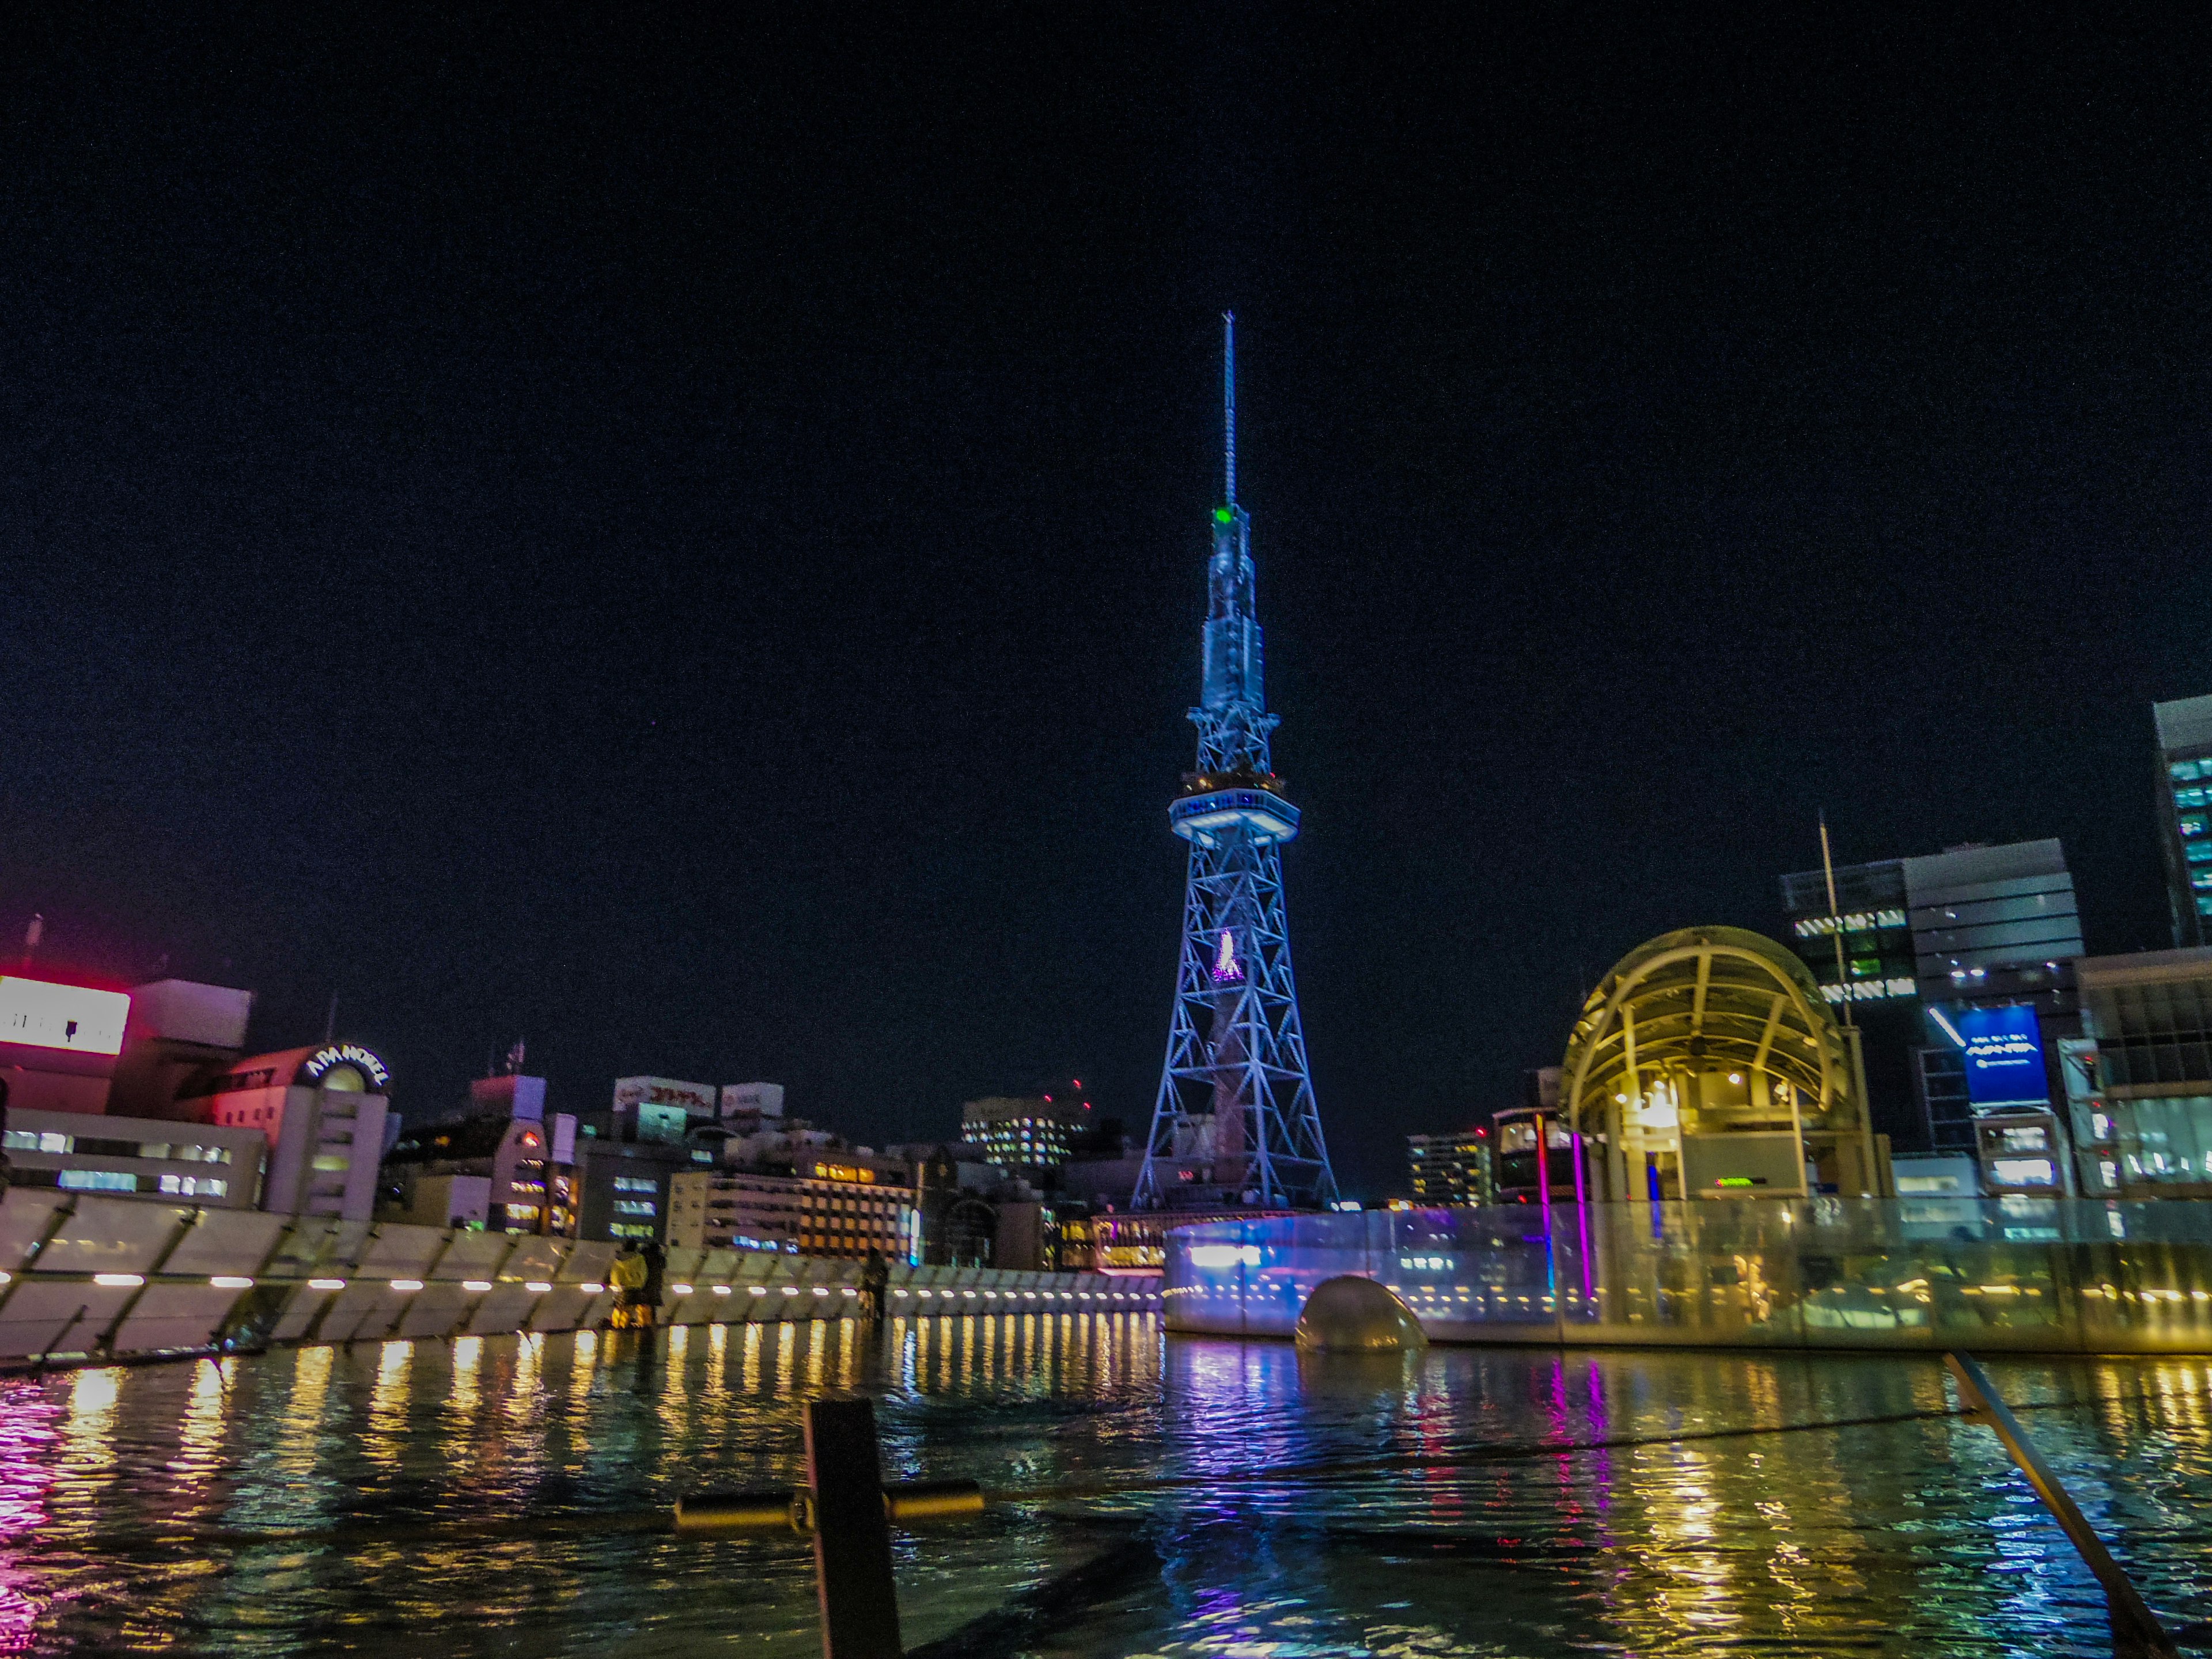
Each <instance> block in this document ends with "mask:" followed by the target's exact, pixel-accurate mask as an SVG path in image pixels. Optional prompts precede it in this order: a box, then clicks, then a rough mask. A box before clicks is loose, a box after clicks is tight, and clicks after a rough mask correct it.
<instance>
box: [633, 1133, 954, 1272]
mask: <svg viewBox="0 0 2212 1659" xmlns="http://www.w3.org/2000/svg"><path fill="white" fill-rule="evenodd" d="M786 1168H787V1170H788V1172H787V1173H786V1172H784V1171H783V1170H778V1169H775V1168H772V1167H771V1168H757V1169H743V1168H739V1169H725V1170H684V1171H681V1172H679V1173H678V1174H677V1175H675V1176H672V1177H671V1181H670V1184H669V1199H668V1203H669V1210H668V1230H667V1242H668V1243H670V1244H671V1245H686V1244H689V1245H700V1246H704V1247H707V1248H709V1249H741V1250H747V1249H750V1250H778V1251H781V1252H784V1253H786V1254H789V1255H816V1256H829V1257H831V1258H834V1259H840V1260H847V1261H850V1260H856V1259H859V1258H860V1257H864V1256H866V1255H868V1254H869V1253H870V1252H871V1251H875V1252H878V1253H880V1254H881V1255H883V1256H884V1259H885V1260H887V1261H915V1260H918V1259H919V1248H918V1247H919V1244H920V1241H921V1231H920V1228H919V1225H918V1221H917V1215H916V1211H915V1189H914V1186H913V1184H912V1178H911V1176H909V1174H908V1170H907V1168H906V1166H905V1164H902V1163H900V1162H898V1161H896V1160H895V1159H890V1158H879V1157H877V1156H876V1155H875V1154H873V1153H871V1152H865V1151H862V1150H860V1149H859V1148H853V1147H845V1148H839V1149H836V1150H831V1149H828V1148H822V1149H817V1150H816V1151H815V1152H814V1153H813V1154H812V1155H802V1156H801V1157H799V1158H798V1160H797V1161H796V1162H795V1163H794V1164H791V1165H788V1166H786Z"/></svg>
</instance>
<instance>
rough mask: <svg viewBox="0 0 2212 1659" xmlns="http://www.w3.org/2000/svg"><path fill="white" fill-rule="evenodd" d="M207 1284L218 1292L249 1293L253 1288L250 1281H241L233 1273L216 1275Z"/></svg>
mask: <svg viewBox="0 0 2212 1659" xmlns="http://www.w3.org/2000/svg"><path fill="white" fill-rule="evenodd" d="M208 1283H209V1284H210V1285H212V1286H214V1287H215V1288H216V1290H218V1291H250V1290H252V1288H253V1281H252V1279H241V1278H240V1277H239V1276H238V1275H237V1274H235V1273H218V1274H217V1275H216V1277H215V1278H213V1279H210V1280H208Z"/></svg>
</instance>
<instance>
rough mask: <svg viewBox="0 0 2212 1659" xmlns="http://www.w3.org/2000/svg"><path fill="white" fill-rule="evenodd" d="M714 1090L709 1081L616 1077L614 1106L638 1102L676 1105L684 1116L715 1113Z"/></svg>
mask: <svg viewBox="0 0 2212 1659" xmlns="http://www.w3.org/2000/svg"><path fill="white" fill-rule="evenodd" d="M717 1092H718V1091H716V1089H715V1087H714V1085H713V1084H711V1083H684V1082H681V1081H679V1080H678V1079H675V1078H672V1077H623V1078H617V1079H615V1110H617V1112H619V1111H622V1110H623V1109H635V1108H637V1107H640V1106H675V1107H680V1108H681V1109H683V1112H684V1116H686V1117H712V1116H714V1111H715V1102H716V1097H717Z"/></svg>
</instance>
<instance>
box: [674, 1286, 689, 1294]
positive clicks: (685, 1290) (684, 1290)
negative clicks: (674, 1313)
mask: <svg viewBox="0 0 2212 1659" xmlns="http://www.w3.org/2000/svg"><path fill="white" fill-rule="evenodd" d="M670 1288H671V1289H672V1290H674V1291H675V1292H676V1294H677V1295H678V1296H689V1295H690V1294H691V1287H690V1285H672V1286H671V1287H670Z"/></svg>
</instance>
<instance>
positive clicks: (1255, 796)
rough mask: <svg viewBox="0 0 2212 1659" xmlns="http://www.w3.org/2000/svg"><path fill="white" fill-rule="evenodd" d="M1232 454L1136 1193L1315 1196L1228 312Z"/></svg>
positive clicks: (1173, 1204)
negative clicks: (1170, 956) (1170, 1008)
mask: <svg viewBox="0 0 2212 1659" xmlns="http://www.w3.org/2000/svg"><path fill="white" fill-rule="evenodd" d="M1222 322H1223V325H1224V330H1223V337H1222V390H1223V407H1224V421H1223V428H1224V433H1225V445H1224V448H1225V456H1226V465H1225V468H1224V481H1225V489H1224V491H1223V495H1224V502H1223V505H1221V506H1219V507H1216V508H1214V510H1213V524H1212V530H1213V554H1212V558H1210V559H1209V560H1208V561H1207V562H1206V629H1205V635H1204V638H1205V667H1204V671H1203V673H1202V677H1201V679H1200V700H1199V704H1198V707H1196V708H1194V709H1192V710H1191V711H1190V718H1191V720H1192V722H1193V723H1194V725H1196V726H1197V727H1198V769H1197V770H1195V771H1194V772H1190V773H1187V774H1185V775H1184V777H1183V787H1182V793H1181V794H1180V795H1179V796H1178V797H1177V798H1176V800H1175V801H1174V802H1173V803H1172V804H1171V805H1170V806H1169V808H1168V825H1169V828H1170V829H1172V830H1174V832H1175V833H1176V835H1178V836H1182V838H1183V839H1184V840H1185V841H1187V842H1189V843H1190V875H1189V880H1188V884H1187V885H1186V887H1185V889H1184V895H1183V928H1182V961H1181V963H1180V966H1179V967H1178V969H1177V972H1176V997H1175V1008H1174V1012H1173V1013H1172V1014H1171V1015H1170V1017H1169V1022H1168V1049H1167V1060H1166V1063H1165V1065H1164V1066H1163V1067H1162V1068H1161V1073H1160V1091H1159V1095H1158V1099H1157V1101H1156V1102H1155V1103H1154V1105H1153V1108H1152V1135H1151V1137H1150V1139H1148V1140H1147V1142H1146V1148H1145V1163H1144V1169H1143V1170H1142V1172H1141V1174H1140V1175H1139V1177H1138V1181H1137V1190H1136V1195H1135V1200H1134V1201H1135V1204H1136V1207H1137V1208H1139V1209H1140V1210H1147V1209H1190V1210H1219V1209H1222V1208H1236V1207H1246V1206H1258V1207H1264V1208H1270V1209H1276V1208H1293V1209H1317V1208H1319V1207H1321V1206H1322V1205H1324V1204H1327V1203H1328V1202H1329V1201H1330V1200H1333V1199H1334V1197H1335V1196H1336V1178H1335V1176H1334V1175H1333V1174H1331V1173H1330V1170H1329V1167H1328V1146H1326V1144H1325V1143H1324V1142H1323V1140H1322V1129H1321V1114H1320V1112H1319V1110H1318V1109H1316V1106H1315V1104H1314V1092H1313V1079H1312V1075H1311V1073H1310V1071H1309V1069H1308V1067H1307V1064H1306V1040H1305V1030H1304V1026H1303V1025H1302V1024H1300V1022H1299V1018H1298V994H1297V983H1296V981H1294V980H1293V978H1292V977H1291V937H1290V927H1289V922H1288V921H1287V919H1286V916H1285V911H1284V908H1283V866H1282V854H1281V850H1280V849H1281V847H1282V843H1283V842H1286V841H1289V840H1291V839H1292V838H1293V837H1295V836H1297V833H1298V809H1297V807H1296V806H1294V805H1291V801H1290V799H1289V797H1288V794H1287V793H1286V792H1285V787H1284V785H1283V781H1282V780H1281V779H1280V778H1279V777H1277V776H1276V775H1275V770H1274V764H1273V760H1272V758H1271V757H1270V755H1269V752H1268V739H1269V738H1270V737H1271V736H1272V735H1273V732H1274V729H1275V725H1276V717H1275V716H1274V715H1273V714H1269V713H1268V712H1267V692H1266V688H1265V684H1264V680H1265V671H1266V653H1265V651H1264V649H1263V647H1262V643H1261V633H1260V618H1259V611H1258V606H1257V605H1256V603H1255V595H1254V584H1253V575H1254V573H1253V566H1252V520H1251V518H1250V516H1249V514H1248V513H1246V512H1245V511H1244V509H1243V507H1239V506H1238V505H1237V325H1236V320H1235V319H1234V318H1231V317H1224V318H1223V319H1222Z"/></svg>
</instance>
